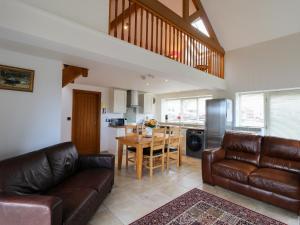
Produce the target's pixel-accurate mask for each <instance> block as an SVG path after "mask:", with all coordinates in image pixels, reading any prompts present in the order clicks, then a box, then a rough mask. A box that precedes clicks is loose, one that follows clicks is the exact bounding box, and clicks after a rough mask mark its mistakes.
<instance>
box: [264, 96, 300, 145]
mask: <svg viewBox="0 0 300 225" xmlns="http://www.w3.org/2000/svg"><path fill="white" fill-rule="evenodd" d="M268 102H269V104H268V105H269V107H268V108H269V118H268V122H269V123H268V124H269V126H268V131H269V132H268V134H269V135H271V136H277V137H285V138H293V139H300V91H278V92H271V93H270V94H269V100H268Z"/></svg>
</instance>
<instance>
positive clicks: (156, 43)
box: [155, 17, 158, 53]
mask: <svg viewBox="0 0 300 225" xmlns="http://www.w3.org/2000/svg"><path fill="white" fill-rule="evenodd" d="M155 20H156V40H155V52H156V53H158V17H155Z"/></svg>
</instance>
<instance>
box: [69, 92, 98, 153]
mask: <svg viewBox="0 0 300 225" xmlns="http://www.w3.org/2000/svg"><path fill="white" fill-rule="evenodd" d="M100 103H101V93H100V92H92V91H82V90H73V120H72V142H73V143H74V144H75V146H76V147H77V150H78V152H79V154H97V153H99V152H100Z"/></svg>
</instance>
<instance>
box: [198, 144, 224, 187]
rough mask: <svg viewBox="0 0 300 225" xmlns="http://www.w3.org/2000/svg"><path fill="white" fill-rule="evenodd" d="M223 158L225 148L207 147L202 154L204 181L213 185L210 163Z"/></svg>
mask: <svg viewBox="0 0 300 225" xmlns="http://www.w3.org/2000/svg"><path fill="white" fill-rule="evenodd" d="M224 158H225V150H224V149H223V148H214V149H207V150H205V151H203V154H202V171H203V172H202V179H203V181H204V182H205V183H208V184H210V185H214V182H213V179H212V165H213V164H214V163H216V162H219V161H221V160H223V159H224Z"/></svg>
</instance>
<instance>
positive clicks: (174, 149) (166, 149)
mask: <svg viewBox="0 0 300 225" xmlns="http://www.w3.org/2000/svg"><path fill="white" fill-rule="evenodd" d="M177 150H178V148H175V147H170V148H169V152H177ZM165 152H168V148H165Z"/></svg>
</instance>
